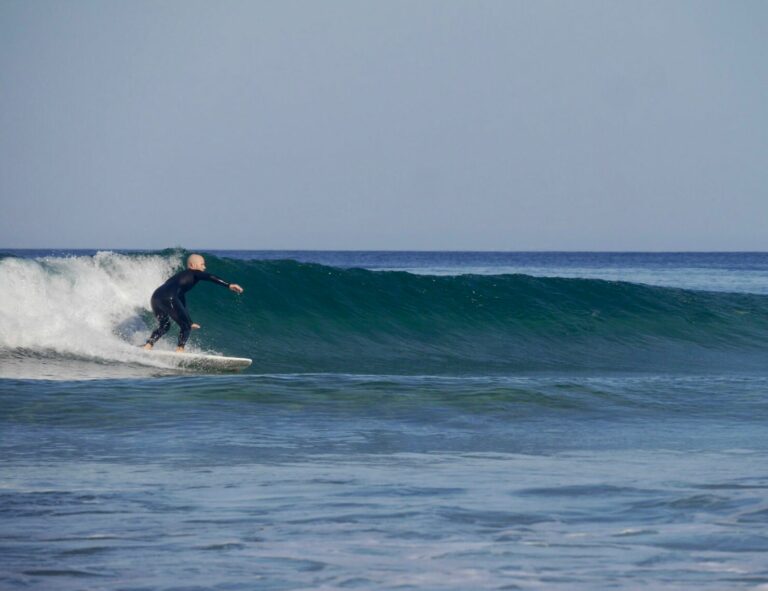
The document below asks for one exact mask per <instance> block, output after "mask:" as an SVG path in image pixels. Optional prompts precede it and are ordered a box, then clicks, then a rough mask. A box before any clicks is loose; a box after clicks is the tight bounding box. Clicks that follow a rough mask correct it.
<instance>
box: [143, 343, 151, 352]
mask: <svg viewBox="0 0 768 591" xmlns="http://www.w3.org/2000/svg"><path fill="white" fill-rule="evenodd" d="M144 349H146V350H147V351H151V350H152V343H147V344H145V345H144Z"/></svg>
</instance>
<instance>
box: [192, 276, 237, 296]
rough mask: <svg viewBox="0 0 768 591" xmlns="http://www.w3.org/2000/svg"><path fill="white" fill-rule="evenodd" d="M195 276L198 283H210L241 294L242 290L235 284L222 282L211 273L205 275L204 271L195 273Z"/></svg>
mask: <svg viewBox="0 0 768 591" xmlns="http://www.w3.org/2000/svg"><path fill="white" fill-rule="evenodd" d="M195 276H196V277H197V279H198V280H199V281H210V282H211V283H215V284H217V285H223V286H224V287H228V288H229V289H231V290H232V291H234V292H235V293H243V288H242V287H240V286H239V285H238V284H237V283H229V282H228V281H224V280H223V279H222V278H221V277H217V276H216V275H212V274H211V273H206V272H205V271H195Z"/></svg>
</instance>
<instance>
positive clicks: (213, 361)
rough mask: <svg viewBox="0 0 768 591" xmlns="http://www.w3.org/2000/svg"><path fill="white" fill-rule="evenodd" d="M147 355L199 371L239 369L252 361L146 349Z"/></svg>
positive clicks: (242, 358)
mask: <svg viewBox="0 0 768 591" xmlns="http://www.w3.org/2000/svg"><path fill="white" fill-rule="evenodd" d="M147 355H152V356H157V357H160V358H162V360H163V362H164V363H171V364H173V365H175V366H176V367H183V368H185V369H196V370H200V371H222V372H225V371H240V370H243V369H245V368H246V367H248V366H249V365H250V364H251V363H252V361H251V360H250V359H248V358H246V357H224V356H223V355H205V354H203V353H176V352H175V351H147Z"/></svg>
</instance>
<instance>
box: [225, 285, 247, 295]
mask: <svg viewBox="0 0 768 591" xmlns="http://www.w3.org/2000/svg"><path fill="white" fill-rule="evenodd" d="M229 289H231V290H232V291H234V292H235V293H243V291H245V290H244V289H243V288H242V287H240V286H239V285H238V284H237V283H231V284H230V285H229Z"/></svg>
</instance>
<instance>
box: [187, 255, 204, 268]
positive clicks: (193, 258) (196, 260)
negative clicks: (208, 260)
mask: <svg viewBox="0 0 768 591" xmlns="http://www.w3.org/2000/svg"><path fill="white" fill-rule="evenodd" d="M187 269H189V270H191V271H205V259H204V258H203V257H201V256H200V255H199V254H191V255H189V257H187Z"/></svg>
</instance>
